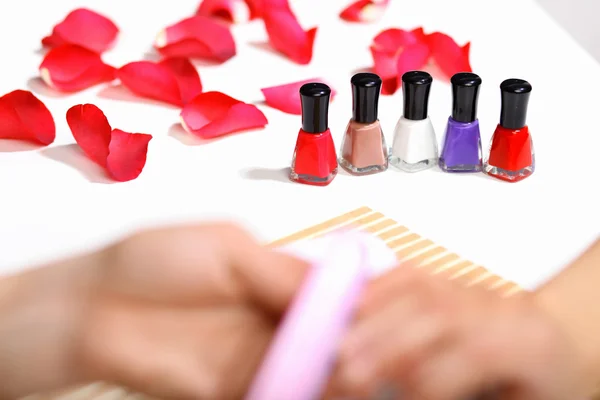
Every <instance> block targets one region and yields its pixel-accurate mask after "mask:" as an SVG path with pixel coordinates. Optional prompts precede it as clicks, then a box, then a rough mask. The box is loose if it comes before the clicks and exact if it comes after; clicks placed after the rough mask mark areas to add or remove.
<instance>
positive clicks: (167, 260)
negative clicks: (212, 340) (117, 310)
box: [104, 223, 308, 313]
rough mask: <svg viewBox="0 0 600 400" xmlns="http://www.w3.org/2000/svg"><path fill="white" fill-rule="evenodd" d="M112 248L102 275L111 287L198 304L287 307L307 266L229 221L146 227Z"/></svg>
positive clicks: (147, 295) (280, 309)
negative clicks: (110, 266)
mask: <svg viewBox="0 0 600 400" xmlns="http://www.w3.org/2000/svg"><path fill="white" fill-rule="evenodd" d="M110 253H111V254H112V257H111V258H112V259H113V260H114V261H113V262H112V263H111V264H113V265H114V268H106V269H105V276H104V279H107V280H108V281H109V283H110V284H109V285H107V286H109V287H110V289H111V290H112V291H117V292H121V293H126V294H128V295H135V296H138V297H144V298H147V299H149V300H154V301H167V300H168V301H170V302H173V301H175V299H177V301H178V302H180V303H194V304H195V303H197V302H198V301H202V302H204V303H210V302H220V303H222V302H227V301H230V302H239V301H243V300H251V301H255V302H256V303H257V304H259V305H260V306H261V307H264V308H266V309H267V310H268V311H271V312H275V313H280V312H282V311H283V310H285V308H286V307H287V305H288V304H289V302H290V300H291V298H292V297H293V295H294V293H295V292H296V290H297V288H298V286H299V285H300V284H301V282H302V279H303V277H304V274H305V272H306V270H307V268H308V266H307V265H306V263H305V262H303V261H301V260H299V259H297V258H294V257H291V256H288V255H284V254H281V253H280V252H276V251H273V250H269V249H267V248H266V247H264V246H261V245H260V244H259V243H258V242H257V241H256V240H255V239H254V238H253V237H252V236H251V235H250V234H249V233H248V232H246V231H245V230H243V229H241V228H239V227H238V226H236V225H233V224H230V223H214V224H203V225H190V226H184V227H175V228H160V229H154V230H148V231H144V232H140V233H137V234H135V235H133V236H131V237H130V238H128V239H126V240H124V241H123V242H121V243H119V244H117V245H116V246H114V247H113V248H112V251H111V252H110ZM174 291H176V292H177V293H176V294H177V296H174Z"/></svg>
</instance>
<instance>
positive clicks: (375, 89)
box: [350, 73, 381, 124]
mask: <svg viewBox="0 0 600 400" xmlns="http://www.w3.org/2000/svg"><path fill="white" fill-rule="evenodd" d="M350 82H351V83H352V119H353V120H354V121H356V122H358V123H360V124H371V123H373V122H375V121H377V107H378V105H379V92H380V91H381V78H380V77H379V75H376V74H370V73H360V74H356V75H354V76H353V77H352V80H351V81H350Z"/></svg>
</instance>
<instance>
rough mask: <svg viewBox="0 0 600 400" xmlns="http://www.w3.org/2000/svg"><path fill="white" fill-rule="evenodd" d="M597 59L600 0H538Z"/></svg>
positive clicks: (599, 51) (599, 38) (599, 41)
mask: <svg viewBox="0 0 600 400" xmlns="http://www.w3.org/2000/svg"><path fill="white" fill-rule="evenodd" d="M537 1H538V2H539V3H540V4H541V5H542V6H543V7H544V8H545V9H546V10H547V11H548V13H549V14H550V15H551V16H552V17H553V18H554V19H556V21H557V22H559V23H560V24H561V25H562V26H564V27H565V29H567V30H568V31H569V33H570V34H571V35H572V36H573V37H574V38H575V39H576V40H577V41H578V42H579V43H580V44H581V45H582V46H583V47H584V48H585V49H586V50H587V51H588V52H590V53H591V54H592V55H593V56H594V57H595V58H596V60H599V61H600V24H598V15H599V14H600V2H599V1H598V0H537Z"/></svg>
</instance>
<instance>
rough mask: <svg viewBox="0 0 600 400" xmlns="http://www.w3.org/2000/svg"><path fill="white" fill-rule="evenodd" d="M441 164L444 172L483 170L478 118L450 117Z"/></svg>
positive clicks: (443, 142) (443, 143)
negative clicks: (471, 120) (459, 118)
mask: <svg viewBox="0 0 600 400" xmlns="http://www.w3.org/2000/svg"><path fill="white" fill-rule="evenodd" d="M439 165H440V168H441V169H442V171H444V172H481V171H482V169H483V166H482V162H481V134H480V131H479V121H478V120H475V121H473V122H458V121H456V120H454V119H453V118H452V117H450V118H449V119H448V125H447V127H446V132H445V134H444V139H443V140H442V152H441V155H440V161H439Z"/></svg>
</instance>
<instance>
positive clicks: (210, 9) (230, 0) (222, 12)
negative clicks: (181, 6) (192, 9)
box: [196, 0, 250, 23]
mask: <svg viewBox="0 0 600 400" xmlns="http://www.w3.org/2000/svg"><path fill="white" fill-rule="evenodd" d="M196 15H202V16H204V17H210V18H219V19H222V20H225V21H227V22H231V23H240V22H246V21H248V20H249V19H250V7H249V5H248V4H246V2H245V1H244V0H203V1H202V3H200V6H199V7H198V11H196Z"/></svg>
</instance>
